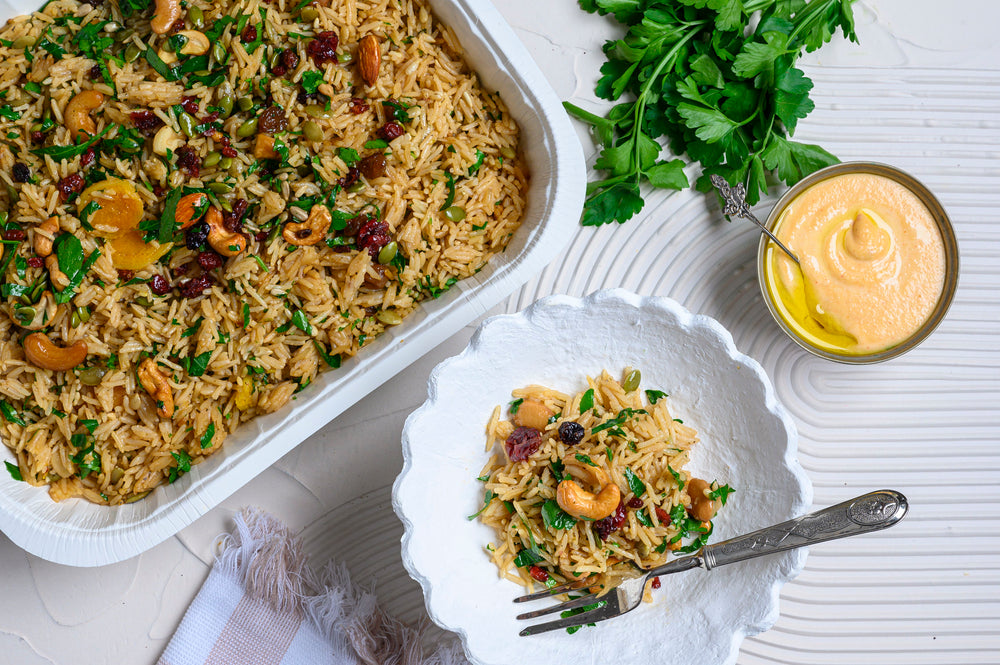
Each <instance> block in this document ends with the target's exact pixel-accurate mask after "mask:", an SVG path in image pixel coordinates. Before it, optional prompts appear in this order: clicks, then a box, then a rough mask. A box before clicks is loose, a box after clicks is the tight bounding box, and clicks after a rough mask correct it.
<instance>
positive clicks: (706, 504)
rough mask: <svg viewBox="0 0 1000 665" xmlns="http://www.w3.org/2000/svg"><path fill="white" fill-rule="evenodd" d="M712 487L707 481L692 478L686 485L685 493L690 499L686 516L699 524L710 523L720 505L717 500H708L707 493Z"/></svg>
mask: <svg viewBox="0 0 1000 665" xmlns="http://www.w3.org/2000/svg"><path fill="white" fill-rule="evenodd" d="M711 489H712V486H711V485H709V484H708V481H706V480H702V479H701V478H692V479H691V480H689V481H688V484H687V493H688V496H689V497H691V505H690V506H688V509H687V511H688V514H689V515H691V517H692V518H694V519H696V520H698V521H699V522H710V521H711V520H712V518H713V517H715V513H716V512H718V510H719V508H720V507H722V503H721V502H720V501H719V500H717V499H710V498H709V497H708V492H709V491H710V490H711Z"/></svg>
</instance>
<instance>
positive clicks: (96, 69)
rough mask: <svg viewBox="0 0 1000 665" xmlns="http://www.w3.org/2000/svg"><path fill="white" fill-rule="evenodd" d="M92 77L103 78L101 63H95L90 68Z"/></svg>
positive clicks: (93, 78)
mask: <svg viewBox="0 0 1000 665" xmlns="http://www.w3.org/2000/svg"><path fill="white" fill-rule="evenodd" d="M90 78H91V79H92V80H96V79H99V78H101V66H100V65H94V66H93V67H91V68H90Z"/></svg>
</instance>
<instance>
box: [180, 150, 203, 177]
mask: <svg viewBox="0 0 1000 665" xmlns="http://www.w3.org/2000/svg"><path fill="white" fill-rule="evenodd" d="M176 154H177V164H178V166H180V167H182V168H183V169H185V170H186V171H187V172H188V175H189V176H191V177H192V178H197V177H198V174H199V173H200V172H201V157H199V156H198V151H197V150H195V149H194V148H192V147H191V146H189V145H183V146H181V147H180V148H177V150H176Z"/></svg>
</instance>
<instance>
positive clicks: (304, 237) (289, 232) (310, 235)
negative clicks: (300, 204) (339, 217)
mask: <svg viewBox="0 0 1000 665" xmlns="http://www.w3.org/2000/svg"><path fill="white" fill-rule="evenodd" d="M332 220H333V217H331V215H330V211H329V210H328V209H327V207H326V206H323V205H314V206H313V207H312V209H311V210H309V217H308V218H307V219H306V221H304V222H288V223H287V224H285V228H283V229H282V230H281V237H282V238H284V239H285V242H287V243H288V244H290V245H298V246H299V247H302V246H304V245H315V244H316V243H318V242H319V241H320V240H322V239H323V236H325V235H326V232H327V230H329V228H330V222H331V221H332Z"/></svg>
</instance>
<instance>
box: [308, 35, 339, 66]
mask: <svg viewBox="0 0 1000 665" xmlns="http://www.w3.org/2000/svg"><path fill="white" fill-rule="evenodd" d="M339 44H340V38H339V37H337V33H335V32H332V31H330V30H327V31H324V32H321V33H319V34H318V35H316V37H315V39H313V40H312V41H311V42H309V45H308V46H307V47H306V54H307V55H308V56H309V57H310V58H312V61H313V62H314V63H316V66H317V67H322V66H323V64H324V63H327V62H337V46H338V45H339Z"/></svg>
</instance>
